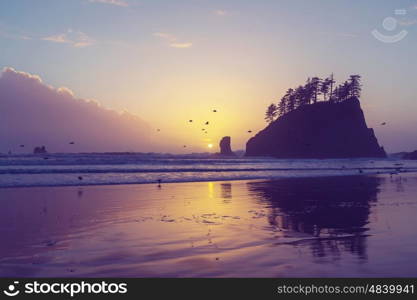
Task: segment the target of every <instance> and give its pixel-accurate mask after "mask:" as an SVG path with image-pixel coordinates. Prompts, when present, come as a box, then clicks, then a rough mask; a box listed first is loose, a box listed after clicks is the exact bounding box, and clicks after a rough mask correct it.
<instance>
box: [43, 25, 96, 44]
mask: <svg viewBox="0 0 417 300" xmlns="http://www.w3.org/2000/svg"><path fill="white" fill-rule="evenodd" d="M41 39H42V40H44V41H48V42H53V43H61V44H68V45H71V46H73V47H76V48H82V47H88V46H91V45H94V44H95V41H94V40H93V39H92V38H90V37H89V36H88V35H87V34H86V33H84V32H81V31H73V30H72V29H68V31H67V32H66V33H60V34H57V35H51V36H46V37H43V38H41Z"/></svg>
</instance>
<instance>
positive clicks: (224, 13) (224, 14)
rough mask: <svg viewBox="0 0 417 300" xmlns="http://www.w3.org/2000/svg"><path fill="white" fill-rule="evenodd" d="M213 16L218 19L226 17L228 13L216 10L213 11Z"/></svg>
mask: <svg viewBox="0 0 417 300" xmlns="http://www.w3.org/2000/svg"><path fill="white" fill-rule="evenodd" d="M214 14H215V15H217V16H220V17H223V16H227V15H228V14H229V13H228V12H227V11H225V10H223V9H218V10H215V11H214Z"/></svg>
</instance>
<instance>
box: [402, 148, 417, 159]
mask: <svg viewBox="0 0 417 300" xmlns="http://www.w3.org/2000/svg"><path fill="white" fill-rule="evenodd" d="M403 159H417V150H416V151H414V152H410V153H406V154H405V155H404V157H403Z"/></svg>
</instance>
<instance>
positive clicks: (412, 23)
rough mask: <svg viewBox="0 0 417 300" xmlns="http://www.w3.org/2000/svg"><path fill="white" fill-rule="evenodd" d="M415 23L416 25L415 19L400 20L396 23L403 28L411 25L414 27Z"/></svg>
mask: <svg viewBox="0 0 417 300" xmlns="http://www.w3.org/2000/svg"><path fill="white" fill-rule="evenodd" d="M416 23H417V20H416V19H414V20H411V19H402V20H399V21H398V24H400V25H401V26H405V27H407V26H412V25H414V24H416Z"/></svg>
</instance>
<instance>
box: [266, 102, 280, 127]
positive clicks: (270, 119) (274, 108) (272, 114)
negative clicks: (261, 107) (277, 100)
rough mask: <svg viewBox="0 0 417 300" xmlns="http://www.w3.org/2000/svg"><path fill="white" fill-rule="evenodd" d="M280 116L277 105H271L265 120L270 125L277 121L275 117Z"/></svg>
mask: <svg viewBox="0 0 417 300" xmlns="http://www.w3.org/2000/svg"><path fill="white" fill-rule="evenodd" d="M277 114H278V107H277V106H276V105H275V104H273V103H272V104H271V105H269V106H268V108H267V110H266V113H265V120H266V121H267V122H268V123H271V122H273V121H274V120H275V117H276V116H277Z"/></svg>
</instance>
